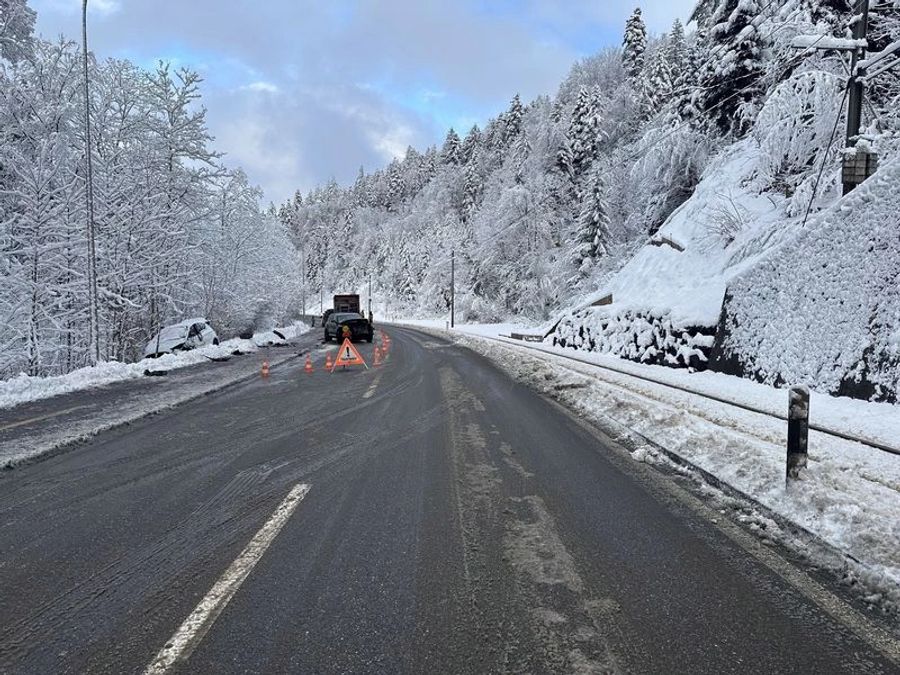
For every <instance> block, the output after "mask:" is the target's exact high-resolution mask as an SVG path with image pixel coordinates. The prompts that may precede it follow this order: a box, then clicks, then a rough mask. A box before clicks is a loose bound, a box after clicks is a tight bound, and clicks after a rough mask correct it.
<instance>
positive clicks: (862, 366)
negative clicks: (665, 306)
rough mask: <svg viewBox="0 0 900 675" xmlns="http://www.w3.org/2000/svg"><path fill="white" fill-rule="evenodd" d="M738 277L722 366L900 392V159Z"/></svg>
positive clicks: (725, 324)
mask: <svg viewBox="0 0 900 675" xmlns="http://www.w3.org/2000/svg"><path fill="white" fill-rule="evenodd" d="M788 230H789V233H790V235H791V236H790V237H789V238H788V239H787V240H786V241H784V242H783V243H782V244H781V245H779V246H777V247H774V248H772V249H770V250H769V252H768V253H767V254H766V255H765V256H764V257H763V259H762V260H760V261H759V262H758V263H757V264H755V265H753V266H752V267H751V268H749V269H748V270H746V272H744V273H743V274H741V275H740V276H738V277H737V278H736V279H734V280H733V281H732V283H731V284H729V287H728V294H727V299H726V302H725V307H724V311H723V316H722V325H721V329H720V331H719V334H718V337H717V343H718V350H717V353H716V355H715V357H716V362H715V364H714V365H715V366H716V367H721V368H723V369H725V370H732V371H736V372H738V373H739V374H747V375H752V376H754V377H756V378H758V379H760V380H762V381H764V382H769V383H779V382H790V383H793V382H808V383H810V384H812V385H814V386H816V387H818V388H820V389H821V390H823V391H828V392H830V393H836V394H842V395H851V396H859V397H862V398H873V399H877V400H889V401H894V400H896V399H897V392H898V385H900V159H894V160H893V161H888V162H886V163H885V164H884V165H883V166H882V167H881V168H880V169H879V171H878V172H877V173H876V174H875V175H874V176H873V177H872V178H870V179H869V180H868V181H866V182H865V183H863V184H862V185H861V186H860V187H858V188H857V189H856V190H854V191H853V192H851V193H850V194H849V195H847V196H846V197H845V198H843V199H841V200H840V201H839V202H838V203H837V204H835V205H834V206H833V207H831V208H830V209H828V210H826V211H825V212H823V213H822V214H819V215H818V217H816V218H813V219H810V221H809V222H808V223H807V225H806V227H803V228H801V227H799V226H796V225H791V226H789V227H788Z"/></svg>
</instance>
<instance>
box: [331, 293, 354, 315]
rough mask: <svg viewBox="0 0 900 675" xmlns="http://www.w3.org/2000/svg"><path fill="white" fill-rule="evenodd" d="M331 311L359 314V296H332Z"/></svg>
mask: <svg viewBox="0 0 900 675" xmlns="http://www.w3.org/2000/svg"><path fill="white" fill-rule="evenodd" d="M333 309H334V311H335V312H356V313H357V314H359V313H360V311H359V295H356V294H350V295H336V296H334V307H333Z"/></svg>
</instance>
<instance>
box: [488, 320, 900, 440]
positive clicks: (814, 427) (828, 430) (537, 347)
mask: <svg viewBox="0 0 900 675" xmlns="http://www.w3.org/2000/svg"><path fill="white" fill-rule="evenodd" d="M477 337H480V338H484V339H486V340H494V341H496V342H502V343H505V344H511V345H514V346H516V347H519V348H521V349H529V350H532V351H539V352H544V353H545V354H551V355H553V356H558V357H559V358H563V359H569V360H571V361H577V362H579V363H584V364H586V365H589V366H594V367H596V368H601V369H603V370H608V371H610V372H614V373H616V374H618V375H624V376H626V377H632V378H634V379H636V380H643V381H645V382H650V383H652V384H656V385H659V386H662V387H668V388H670V389H674V390H677V391H681V392H684V393H687V394H691V395H694V396H700V397H702V398H705V399H708V400H711V401H716V402H717V403H724V404H725V405H729V406H732V407H735V408H740V409H741V410H746V411H748V412H752V413H756V414H759V415H765V416H766V417H774V418H776V419H779V420H783V421H785V422H787V421H788V416H787V413H785V414H779V413H776V412H774V411H772V410H766V409H764V408H760V407H758V406H754V405H752V404H748V403H742V402H740V401H735V400H733V399H729V398H727V397H724V396H717V395H716V394H712V393H710V392H706V391H700V390H698V389H693V388H691V387H686V386H684V385H680V384H676V383H673V382H666V381H664V380H660V379H657V378H654V377H650V376H648V375H642V374H638V373H634V372H630V371H629V370H627V369H624V368H616V367H614V366H611V365H608V364H601V363H597V362H596V361H592V360H589V359H585V358H579V356H578V355H577V354H565V353H561V352H560V351H557V350H553V349H548V348H546V347H545V346H543V345H542V344H537V343H534V342H530V343H529V342H525V341H522V340H514V339H511V338H509V337H505V336H500V337H493V336H490V335H478V336H477ZM809 429H810V430H811V431H817V432H819V433H822V434H826V435H828V436H834V437H836V438H840V439H843V440H845V441H852V442H855V443H861V444H862V445H866V446H869V447H871V448H875V449H876V450H881V451H883V452H889V453H891V454H893V455H900V447H896V446H892V445H889V444H887V443H883V442H881V441H877V440H875V439H872V438H866V437H864V436H859V435H856V434H851V433H847V432H845V431H841V430H840V429H834V428H832V427H829V426H826V425H823V424H816V423H815V422H813V421H812V420H810V422H809Z"/></svg>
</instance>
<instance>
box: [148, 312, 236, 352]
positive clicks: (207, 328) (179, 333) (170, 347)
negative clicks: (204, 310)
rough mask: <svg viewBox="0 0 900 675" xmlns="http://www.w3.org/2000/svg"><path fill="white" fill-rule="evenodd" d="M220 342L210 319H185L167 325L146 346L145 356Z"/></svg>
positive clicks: (186, 349)
mask: <svg viewBox="0 0 900 675" xmlns="http://www.w3.org/2000/svg"><path fill="white" fill-rule="evenodd" d="M217 344H219V336H218V335H216V331H215V330H213V327H212V326H211V325H210V323H209V321H207V320H206V319H204V318H202V317H200V318H194V319H185V320H184V321H179V322H178V323H174V324H172V325H171V326H166V327H165V328H163V329H162V330H161V331H159V333H157V334H156V335H155V336H153V339H152V340H150V342H148V343H147V346H146V347H144V358H153V357H156V356H162V355H163V354H172V353H174V352H181V351H188V350H191V349H196V348H197V347H205V346H206V345H217Z"/></svg>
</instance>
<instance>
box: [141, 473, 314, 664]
mask: <svg viewBox="0 0 900 675" xmlns="http://www.w3.org/2000/svg"><path fill="white" fill-rule="evenodd" d="M307 492H309V485H307V484H305V483H299V484H297V485H295V486H294V488H293V489H292V490H291V491H290V492H289V493H288V495H287V497H285V498H284V500H283V501H282V502H281V504H279V505H278V508H277V509H275V512H274V513H273V514H272V516H271V517H270V518H269V520H267V521H266V523H265V525H263V526H262V527H261V528H260V530H259V532H257V533H256V535H255V536H254V537H253V539H251V540H250V543H249V544H247V546H246V547H245V548H244V550H243V551H241V554H240V555H239V556H238V557H237V558H236V559H235V561H234V562H233V563H231V566H230V567H229V568H228V569H227V570H226V571H225V574H223V575H222V576H221V577H220V578H219V580H218V581H217V582H216V583H215V585H214V586H213V587H212V588H211V589H210V591H209V593H207V594H206V597H205V598H203V600H201V601H200V604H199V605H197V608H196V609H195V610H194V611H193V612H191V614H190V616H189V617H188V618H187V619H185V620H184V623H182V624H181V627H180V628H179V629H178V630H177V631H175V635H173V636H172V638H171V639H170V640H169V641H168V642H167V643H166V645H165V646H164V647H163V648H162V649H160V650H159V654H157V655H156V658H155V659H153V662H152V663H151V664H150V665H149V666H147V670H145V671H144V673H145V675H158V674H159V675H161V674H162V673H166V672H168V671H169V669H171V668H172V666H174V665H175V664H176V663H178V662H180V661H184V660H185V659H187V658H188V657H189V656H190V655H191V652H192V651H193V650H194V647H195V646H196V645H197V643H199V642H200V640H202V639H203V636H204V635H206V632H207V631H208V630H209V629H210V626H212V625H213V623H214V622H215V620H216V619H217V618H218V616H219V614H221V613H222V610H223V609H225V605H227V604H228V601H229V600H231V598H233V597H234V594H235V593H237V590H238V588H240V586H241V584H242V583H243V582H244V579H246V578H247V577H248V576H249V575H250V572H252V571H253V568H254V566H255V565H256V563H258V562H259V559H260V558H262V556H263V553H265V552H266V549H267V548H269V545H270V544H271V543H272V540H274V539H275V537H276V536H277V535H278V533H279V532H280V531H281V528H282V527H284V524H285V523H286V522H287V520H288V518H290V517H291V514H292V513H293V512H294V509H296V508H297V505H298V504H299V503H300V501H301V500H302V499H303V498H304V497H305V496H306V493H307Z"/></svg>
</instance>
